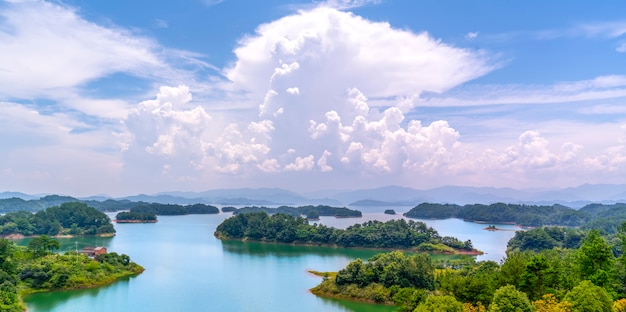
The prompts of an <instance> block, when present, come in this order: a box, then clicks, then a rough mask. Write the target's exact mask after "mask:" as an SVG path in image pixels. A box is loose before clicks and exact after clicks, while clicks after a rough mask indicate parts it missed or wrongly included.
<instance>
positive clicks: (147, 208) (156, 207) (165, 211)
mask: <svg viewBox="0 0 626 312" xmlns="http://www.w3.org/2000/svg"><path fill="white" fill-rule="evenodd" d="M130 212H134V213H148V214H156V215H164V216H176V215H187V214H214V213H219V212H220V210H219V209H218V208H217V207H215V206H211V205H205V204H194V205H188V206H183V205H172V204H157V203H152V204H146V203H141V204H139V205H136V206H134V207H133V208H131V209H130Z"/></svg>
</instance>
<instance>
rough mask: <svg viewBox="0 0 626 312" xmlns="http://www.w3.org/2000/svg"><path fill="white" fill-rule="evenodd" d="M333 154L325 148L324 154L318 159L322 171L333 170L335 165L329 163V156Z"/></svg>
mask: <svg viewBox="0 0 626 312" xmlns="http://www.w3.org/2000/svg"><path fill="white" fill-rule="evenodd" d="M330 155H332V153H331V152H329V151H327V150H324V153H322V156H321V157H320V158H319V159H318V160H317V166H318V167H319V168H320V170H321V171H322V172H328V171H333V167H331V166H329V165H328V157H329V156H330Z"/></svg>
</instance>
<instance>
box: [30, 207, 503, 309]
mask: <svg viewBox="0 0 626 312" xmlns="http://www.w3.org/2000/svg"><path fill="white" fill-rule="evenodd" d="M396 211H398V209H397V208H396ZM227 217H230V214H229V213H226V214H225V213H222V214H218V215H185V216H160V217H159V222H157V223H147V224H116V225H115V228H116V230H117V235H116V236H115V237H111V238H102V237H81V238H67V239H60V242H61V243H62V249H65V250H73V249H74V248H76V246H78V248H79V249H80V248H81V245H87V244H91V245H103V246H105V247H107V249H109V250H111V251H115V252H118V253H125V254H128V255H129V256H130V257H131V258H132V259H133V260H134V261H136V262H137V263H139V264H141V265H142V266H143V267H144V268H145V269H146V270H145V271H144V272H143V273H142V274H141V275H139V276H137V277H133V278H129V279H126V280H123V281H119V282H117V283H114V284H112V285H109V286H105V287H101V288H97V289H88V290H77V291H64V292H52V293H40V294H34V295H31V296H28V297H26V298H24V301H25V303H26V305H27V308H28V311H30V312H43V311H51V312H55V311H294V310H297V311H371V312H383V311H393V310H394V309H395V308H394V307H388V306H379V305H369V304H362V303H353V302H346V301H341V300H329V299H323V298H318V297H316V296H314V295H312V294H311V293H309V291H308V289H310V288H312V287H314V286H315V285H317V284H318V283H319V282H320V279H319V277H316V276H312V275H311V274H309V273H308V272H307V270H317V271H337V270H339V269H341V268H343V267H344V266H345V265H347V264H348V263H349V262H350V261H351V260H354V259H356V258H362V259H367V258H369V257H371V256H372V255H374V254H376V253H378V252H380V251H377V250H358V249H341V248H328V247H315V246H293V245H278V244H263V243H252V242H236V241H226V242H222V241H220V240H218V239H216V238H215V237H214V236H213V232H214V231H215V228H216V227H217V225H218V224H220V223H221V222H222V221H223V220H224V219H225V218H227ZM389 218H402V216H401V215H385V214H383V213H382V212H380V213H377V212H373V213H364V217H363V218H347V219H336V218H333V217H322V218H321V220H320V221H318V222H322V223H324V224H326V225H329V226H335V227H347V226H349V225H352V224H354V223H362V222H365V221H367V220H373V219H378V220H381V221H384V220H388V219H389ZM425 222H426V223H427V224H428V225H429V226H432V227H434V228H435V229H436V230H438V231H439V233H440V234H441V235H448V236H457V237H459V238H460V239H472V241H473V242H474V246H475V247H476V248H478V249H481V250H483V251H486V252H487V254H485V255H483V256H481V257H483V258H484V259H492V258H493V259H492V260H499V259H501V258H502V257H503V256H504V249H505V248H506V241H508V239H509V238H510V237H512V236H513V234H514V232H488V231H483V230H482V229H483V228H484V227H485V225H484V224H483V225H480V224H474V223H468V222H463V221H462V220H457V219H448V220H426V221H425ZM499 227H501V226H499ZM457 232H458V234H454V233H457ZM461 232H462V233H461ZM459 234H462V235H459ZM22 243H25V242H24V241H23V242H20V244H22ZM489 250H493V252H491V251H489Z"/></svg>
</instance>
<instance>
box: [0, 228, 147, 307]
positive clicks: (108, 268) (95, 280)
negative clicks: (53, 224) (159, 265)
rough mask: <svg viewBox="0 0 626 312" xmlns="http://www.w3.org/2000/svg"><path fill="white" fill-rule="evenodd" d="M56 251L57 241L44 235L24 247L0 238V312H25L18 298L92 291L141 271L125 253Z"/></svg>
mask: <svg viewBox="0 0 626 312" xmlns="http://www.w3.org/2000/svg"><path fill="white" fill-rule="evenodd" d="M58 248H59V242H58V241H56V240H55V239H53V238H50V237H48V236H46V235H43V236H41V237H37V238H33V239H32V240H31V241H30V242H29V244H28V247H21V246H17V245H16V244H15V243H14V242H12V241H10V240H8V239H4V238H3V239H0V280H2V281H3V282H2V284H0V310H1V311H7V312H22V311H25V310H26V308H25V306H24V303H23V302H22V299H21V298H22V297H23V296H27V295H28V294H31V293H35V292H45V291H58V290H71V289H82V288H94V287H99V286H103V285H107V284H111V283H113V282H115V281H117V280H119V279H121V278H125V277H131V276H136V275H138V274H140V273H142V272H143V271H144V269H143V268H142V267H141V266H140V265H138V264H136V263H134V262H132V261H131V260H130V257H129V256H127V255H125V254H121V255H120V254H117V253H115V252H111V253H106V252H103V253H99V254H97V255H95V256H94V257H89V256H88V255H85V254H82V253H77V252H75V251H72V252H67V253H65V254H56V253H53V251H54V250H55V249H58Z"/></svg>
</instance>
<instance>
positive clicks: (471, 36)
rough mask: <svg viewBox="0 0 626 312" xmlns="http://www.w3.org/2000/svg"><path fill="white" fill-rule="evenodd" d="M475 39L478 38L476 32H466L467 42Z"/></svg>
mask: <svg viewBox="0 0 626 312" xmlns="http://www.w3.org/2000/svg"><path fill="white" fill-rule="evenodd" d="M476 38H478V32H468V33H467V34H466V35H465V39H467V40H474V39H476Z"/></svg>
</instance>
